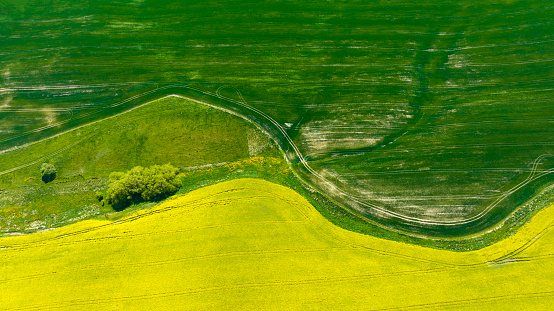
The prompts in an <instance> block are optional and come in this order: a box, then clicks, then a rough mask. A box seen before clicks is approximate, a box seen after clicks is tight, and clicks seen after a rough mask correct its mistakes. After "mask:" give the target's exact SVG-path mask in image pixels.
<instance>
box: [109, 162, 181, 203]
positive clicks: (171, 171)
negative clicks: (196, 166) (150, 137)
mask: <svg viewBox="0 0 554 311" xmlns="http://www.w3.org/2000/svg"><path fill="white" fill-rule="evenodd" d="M178 173H179V170H178V169H177V168H176V167H174V166H171V165H170V164H165V165H154V166H151V167H142V166H136V167H134V168H133V169H131V170H130V171H128V172H125V173H123V172H114V173H111V174H110V182H109V185H108V189H107V191H106V195H105V196H104V199H105V200H106V201H107V202H108V203H110V204H111V205H112V206H113V207H115V208H123V207H125V206H127V205H129V204H131V203H137V202H142V201H151V200H159V199H163V198H165V197H167V196H169V195H172V194H174V193H175V192H177V190H179V188H181V179H180V178H179V177H177V175H178Z"/></svg>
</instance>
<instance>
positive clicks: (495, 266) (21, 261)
mask: <svg viewBox="0 0 554 311" xmlns="http://www.w3.org/2000/svg"><path fill="white" fill-rule="evenodd" d="M553 220H554V206H551V207H549V208H547V209H545V210H543V211H541V212H540V213H539V214H538V215H537V216H535V217H534V218H533V220H532V221H531V222H530V223H529V224H527V225H526V226H524V227H523V228H522V230H520V231H518V233H516V234H515V235H514V236H512V237H511V238H509V239H507V240H505V241H502V242H500V243H497V244H495V245H493V246H490V247H487V248H485V249H482V250H479V251H474V252H468V253H455V252H450V251H441V250H434V249H428V248H423V247H418V246H414V245H407V244H402V243H398V242H392V241H386V240H381V239H378V238H374V237H369V236H365V235H361V234H357V233H353V232H349V231H346V230H343V229H340V228H338V227H336V226H334V225H332V224H331V223H329V222H328V221H327V220H326V219H324V218H323V217H322V216H321V215H320V214H319V213H318V212H317V211H316V210H315V209H314V208H313V207H312V206H311V205H310V204H309V203H308V202H307V201H306V200H305V199H304V198H303V197H301V196H300V195H299V194H297V193H296V192H294V191H293V190H291V189H288V188H286V187H283V186H279V185H276V184H272V183H269V182H266V181H263V180H256V179H240V180H233V181H228V182H223V183H220V184H218V185H214V186H210V187H206V188H203V189H199V190H196V191H193V192H191V193H189V194H186V195H182V196H177V197H173V198H171V199H169V200H167V201H165V202H164V203H162V204H160V205H158V206H156V207H154V208H153V209H150V210H143V211H140V212H137V213H136V214H134V215H132V216H130V217H128V218H125V219H122V220H119V221H116V222H110V221H98V220H97V221H84V222H81V223H78V224H75V225H71V226H68V227H64V228H60V229H56V230H52V231H48V232H43V233H37V234H32V235H27V236H19V237H8V238H2V239H0V310H206V309H208V310H270V309H272V310H437V309H440V310H551V308H552V305H554V297H553V296H554V278H553V277H554V266H553V264H554V257H553V256H554V253H553V251H554V246H553V242H554V231H553V230H552V226H553Z"/></svg>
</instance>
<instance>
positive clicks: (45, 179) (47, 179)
mask: <svg viewBox="0 0 554 311" xmlns="http://www.w3.org/2000/svg"><path fill="white" fill-rule="evenodd" d="M54 179H56V173H54V174H48V175H42V181H43V182H44V183H45V184H47V183H49V182H51V181H53V180H54Z"/></svg>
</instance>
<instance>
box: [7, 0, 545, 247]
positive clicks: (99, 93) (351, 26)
mask: <svg viewBox="0 0 554 311" xmlns="http://www.w3.org/2000/svg"><path fill="white" fill-rule="evenodd" d="M0 8H1V10H0V47H1V48H0V150H7V149H9V148H12V147H14V146H21V145H23V144H25V143H29V142H33V141H37V140H40V139H42V138H45V137H50V136H52V135H55V134H56V133H60V132H63V131H65V130H67V129H68V128H73V127H77V126H80V125H82V124H84V123H87V122H92V121H95V120H101V119H104V118H106V117H109V116H112V115H114V114H116V113H118V112H121V111H125V110H128V109H130V108H132V107H135V106H137V105H141V104H143V103H144V102H147V101H150V100H152V99H156V98H154V97H156V96H159V97H161V96H165V95H168V94H165V93H164V92H166V91H169V90H170V89H165V87H167V86H171V85H187V86H188V87H189V88H188V89H187V88H182V87H181V88H180V89H171V90H175V92H176V93H179V94H181V93H186V94H184V95H187V96H189V97H192V98H194V99H197V100H201V101H203V102H214V104H215V105H217V106H219V107H223V108H226V109H229V110H232V111H235V112H236V113H239V114H241V115H243V116H245V117H247V118H249V119H250V120H252V121H253V122H255V123H258V125H259V126H260V127H262V128H264V129H265V130H266V131H268V132H269V133H270V134H271V135H272V136H273V137H274V139H275V140H277V142H278V143H279V145H280V146H281V147H282V148H283V149H284V150H285V151H286V152H287V155H288V157H289V160H290V162H291V163H292V164H293V168H294V169H295V171H296V173H297V174H298V175H299V176H300V177H301V178H302V179H303V180H304V181H306V182H307V183H309V184H310V185H311V187H313V188H315V189H317V190H318V191H319V192H320V193H322V194H324V195H326V196H328V197H329V198H330V199H332V200H334V201H336V202H338V203H339V204H340V205H342V206H343V207H344V208H345V209H348V210H350V211H351V212H353V213H355V214H356V215H357V217H358V218H359V219H363V218H367V220H369V221H375V222H378V223H379V224H380V225H382V226H386V227H389V228H392V229H396V230H400V231H404V232H408V233H412V234H418V235H426V236H463V235H467V234H473V233H478V232H482V231H486V230H488V229H489V228H490V227H491V226H494V225H496V224H499V223H500V222H501V221H502V219H504V218H505V217H507V216H508V215H509V214H510V213H512V212H513V211H515V210H516V209H517V207H518V206H520V205H521V204H522V203H524V202H526V201H527V200H529V199H530V198H532V197H533V196H535V195H536V194H537V193H539V192H540V191H541V190H542V189H544V188H545V187H547V186H548V185H549V184H552V182H553V178H554V177H553V175H554V174H552V170H553V168H554V157H553V156H552V154H554V140H553V137H554V135H553V129H554V127H553V126H552V122H553V119H552V116H553V115H554V105H553V100H554V99H553V98H554V96H553V94H554V88H552V85H553V81H554V80H553V79H554V57H553V54H552V50H553V47H554V6H553V5H552V3H551V2H550V1H541V0H531V1H530V0H514V1H511V0H510V1H507V0H506V1H504V0H496V1H477V0H468V1H462V2H460V1H447V2H444V1H441V2H437V1H431V0H426V1H411V0H399V1H347V2H344V1H326V2H320V1H318V2H314V1H306V0H294V1H255V2H253V1H223V2H222V1H186V2H183V1H163V2H159V1H153V0H146V1H134V0H133V1H131V0H128V1H127V0H122V1H96V2H95V3H94V4H90V3H88V2H80V1H61V0H53V1H47V2H45V1H36V0H29V1H16V0H4V1H0ZM190 87H192V88H194V89H196V90H197V91H195V92H196V93H195V92H192V91H191V89H190ZM149 92H150V93H149ZM192 93H195V94H192ZM141 94H142V96H140V97H135V96H137V95H141ZM181 95H183V94H181ZM226 99H227V100H226ZM215 102H217V103H215ZM249 107H253V108H255V109H258V110H256V111H257V112H255V113H254V110H251V109H250V108H249ZM264 115H265V116H264ZM262 116H263V117H262ZM289 138H290V141H289V140H288V139H289ZM295 148H297V149H295ZM292 151H296V152H295V153H293V152H292ZM51 152H54V151H51ZM304 160H305V162H303V161H304ZM1 164H4V163H1Z"/></svg>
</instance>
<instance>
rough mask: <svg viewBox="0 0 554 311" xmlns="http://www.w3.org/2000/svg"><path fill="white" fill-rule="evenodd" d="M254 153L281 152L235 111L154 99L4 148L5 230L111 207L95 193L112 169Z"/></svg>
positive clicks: (219, 161)
mask: <svg viewBox="0 0 554 311" xmlns="http://www.w3.org/2000/svg"><path fill="white" fill-rule="evenodd" d="M251 156H268V157H276V156H277V157H280V156H281V155H280V154H279V151H278V149H277V148H276V147H275V146H274V145H272V144H270V143H269V139H268V137H267V136H264V135H263V134H262V133H261V132H260V131H259V130H258V129H256V128H255V127H254V126H253V125H251V124H248V123H247V122H245V121H244V120H242V119H240V118H238V117H236V116H233V115H230V114H228V113H226V112H222V111H219V110H216V109H214V108H210V107H207V106H204V105H200V104H196V103H192V102H188V101H185V100H182V99H179V98H165V99H162V100H159V101H155V102H152V103H150V104H148V105H146V106H143V107H140V108H138V109H135V110H133V111H130V112H128V113H125V114H122V115H120V116H117V117H114V118H111V119H108V120H104V121H100V122H97V123H94V124H91V125H88V126H85V127H82V128H80V129H77V130H74V131H72V132H69V133H66V134H63V135H60V136H57V137H54V138H52V139H48V140H44V141H42V142H39V143H36V144H33V145H30V146H27V147H26V148H21V149H18V150H14V151H11V152H5V153H2V154H0V189H1V190H0V233H9V232H22V231H25V232H26V231H36V230H39V229H47V228H51V227H58V226H61V225H64V224H68V223H71V222H75V221H77V220H80V219H86V218H91V217H97V216H99V215H107V214H110V213H113V209H112V207H111V206H108V205H105V206H102V204H101V203H100V202H99V201H98V200H97V192H104V191H105V189H106V187H107V185H108V182H109V181H108V176H109V175H110V173H112V172H114V171H126V170H130V169H131V168H133V167H135V166H151V165H154V164H161V163H167V162H170V163H172V164H173V165H176V166H178V167H180V168H181V169H182V170H183V171H184V172H195V171H201V170H205V169H209V168H210V167H212V166H214V164H215V165H224V164H226V163H233V162H235V161H239V160H243V159H247V158H250V157H251ZM45 161H47V162H49V163H53V164H54V165H55V166H56V167H57V177H56V179H55V180H54V181H52V182H50V183H48V184H44V183H43V182H42V181H41V174H40V171H39V170H38V169H37V167H38V166H40V164H41V163H43V162H45ZM188 182H189V183H190V186H194V185H195V183H194V182H193V181H188ZM149 204H150V203H143V204H142V205H140V206H137V207H132V208H131V210H130V211H129V212H131V211H132V210H133V209H136V208H141V207H147V206H150V205H149ZM117 217H120V216H117Z"/></svg>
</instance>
